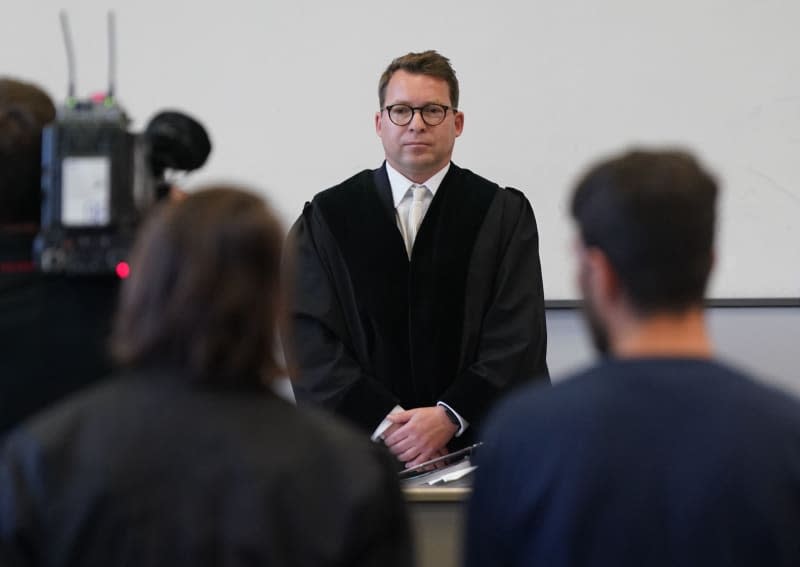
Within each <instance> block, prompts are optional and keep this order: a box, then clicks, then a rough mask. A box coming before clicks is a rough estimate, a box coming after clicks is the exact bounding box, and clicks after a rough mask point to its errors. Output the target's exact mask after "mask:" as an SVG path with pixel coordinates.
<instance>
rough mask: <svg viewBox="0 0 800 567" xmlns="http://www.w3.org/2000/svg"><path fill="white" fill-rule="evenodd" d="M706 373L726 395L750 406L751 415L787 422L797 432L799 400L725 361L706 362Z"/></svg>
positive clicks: (765, 380) (762, 378)
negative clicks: (716, 381) (716, 380)
mask: <svg viewBox="0 0 800 567" xmlns="http://www.w3.org/2000/svg"><path fill="white" fill-rule="evenodd" d="M708 367H709V374H711V375H713V376H715V377H716V378H717V379H718V381H719V382H720V383H721V384H724V385H725V386H726V391H727V395H728V396H730V397H731V398H736V399H738V400H740V403H742V404H744V405H747V406H751V408H752V409H753V412H754V413H763V414H764V415H770V416H771V420H772V422H773V423H776V424H777V423H790V424H791V425H792V426H793V427H796V428H797V431H798V432H800V398H798V397H796V395H794V394H791V393H789V392H788V391H786V390H784V389H780V388H778V387H777V386H775V385H774V384H772V383H770V382H769V381H768V380H767V379H765V378H764V377H758V376H756V375H755V374H753V373H751V372H750V371H747V370H744V369H741V368H738V367H735V366H733V365H730V364H728V363H726V362H722V361H713V362H709V363H708Z"/></svg>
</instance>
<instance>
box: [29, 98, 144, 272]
mask: <svg viewBox="0 0 800 567" xmlns="http://www.w3.org/2000/svg"><path fill="white" fill-rule="evenodd" d="M128 125H129V120H128V118H127V116H126V115H125V113H124V111H123V110H122V109H121V108H120V107H119V106H117V105H116V104H114V102H113V99H111V98H110V97H105V98H102V99H95V100H88V101H80V102H73V103H72V104H67V105H66V106H64V107H63V108H61V109H60V110H59V113H58V115H57V117H56V121H55V122H53V123H52V124H50V125H48V126H47V127H45V129H44V132H43V136H42V216H41V224H40V232H39V234H38V235H37V237H36V240H35V242H34V261H35V262H36V264H37V267H38V268H39V269H40V270H41V271H43V272H55V273H67V274H104V273H114V272H117V273H119V271H120V270H121V269H122V270H124V269H125V268H124V266H123V264H124V262H125V260H126V258H127V254H128V251H129V249H130V246H131V243H132V241H133V237H134V233H135V230H136V226H137V225H138V223H139V220H140V218H141V216H142V214H143V212H144V211H145V210H146V208H147V207H148V206H149V205H151V204H152V203H153V202H154V201H155V195H156V186H157V184H158V179H157V178H156V176H155V175H154V172H153V170H152V167H151V165H150V156H149V152H150V149H149V147H148V145H149V144H148V143H147V142H146V140H145V137H144V136H143V135H142V134H135V133H132V132H130V131H129V130H128Z"/></svg>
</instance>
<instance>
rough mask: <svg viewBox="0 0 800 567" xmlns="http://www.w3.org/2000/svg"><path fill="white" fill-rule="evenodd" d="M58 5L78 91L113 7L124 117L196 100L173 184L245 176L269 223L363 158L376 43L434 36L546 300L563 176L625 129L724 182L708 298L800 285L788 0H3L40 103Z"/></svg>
mask: <svg viewBox="0 0 800 567" xmlns="http://www.w3.org/2000/svg"><path fill="white" fill-rule="evenodd" d="M11 6H13V9H12V7H11ZM61 8H67V10H68V11H69V15H70V21H71V25H72V31H73V35H74V36H75V43H76V46H75V49H76V55H77V71H78V93H79V94H80V95H88V94H90V93H91V92H95V91H99V90H103V89H104V88H105V84H106V66H107V61H106V29H105V25H106V11H107V9H109V8H113V9H115V11H116V13H117V31H118V94H119V98H120V100H121V102H122V104H123V106H124V107H125V108H126V109H127V110H128V112H129V114H130V115H131V117H132V118H133V119H134V126H135V127H137V128H141V127H142V126H143V125H144V124H145V123H146V121H147V120H148V119H149V118H150V116H152V115H153V114H154V113H155V112H156V111H158V110H159V109H162V108H167V107H169V108H179V109H183V110H185V111H188V112H190V113H191V114H193V115H195V116H197V117H198V118H200V119H201V120H202V121H203V122H204V123H205V124H206V126H207V127H208V129H209V131H210V133H211V136H212V138H213V142H214V153H213V154H212V158H211V160H210V161H209V163H208V165H207V166H206V167H205V169H204V170H202V171H201V172H198V173H196V174H194V175H193V176H192V177H191V178H190V181H189V184H190V186H192V185H197V184H199V183H203V182H206V181H212V180H234V181H239V182H244V183H248V184H251V185H253V186H255V187H256V188H258V189H259V190H260V191H263V192H264V194H265V195H267V196H268V197H269V198H270V200H271V201H272V203H273V204H274V205H275V206H276V207H277V208H278V209H279V211H280V212H281V214H282V216H283V217H284V219H285V220H286V222H287V225H288V223H290V222H291V221H292V220H293V219H294V218H295V217H296V216H297V214H298V213H299V212H300V210H301V208H302V205H303V203H304V202H305V201H307V200H308V199H310V198H311V197H312V196H313V194H314V193H316V192H317V191H319V190H321V189H324V188H326V187H329V186H331V185H333V184H335V183H337V182H338V181H340V180H342V179H344V178H346V177H348V176H349V175H351V174H352V173H354V172H356V171H358V170H361V169H364V168H372V167H375V166H377V165H378V164H379V163H380V161H381V158H382V152H381V146H380V143H379V140H378V138H377V137H376V136H375V133H374V129H373V113H374V111H375V109H376V107H377V104H378V103H377V95H376V87H377V80H378V76H379V75H380V73H381V72H382V70H383V68H384V67H385V65H386V64H387V63H388V62H389V60H390V59H391V58H393V57H394V56H396V55H400V54H402V53H405V52H408V51H420V50H424V49H429V48H433V49H437V50H439V51H440V52H442V53H443V54H445V55H447V56H448V57H450V58H451V60H452V63H453V65H454V67H455V68H456V71H457V73H458V76H459V79H460V82H461V89H462V97H461V104H460V106H461V109H462V110H463V111H464V112H465V116H466V123H465V130H464V134H463V136H462V137H461V138H460V139H459V140H458V142H457V144H456V152H455V156H454V161H455V162H456V163H458V164H459V165H462V166H464V167H468V168H470V169H473V170H474V171H476V172H478V173H480V174H482V175H484V176H486V177H489V178H491V179H493V180H496V181H498V182H500V183H502V184H505V185H511V186H514V187H517V188H520V189H522V190H523V191H525V193H526V194H527V195H528V197H529V198H530V200H531V202H532V203H533V206H534V210H535V211H536V214H537V218H538V221H539V224H540V233H541V256H542V262H543V273H544V281H545V295H546V298H547V299H571V298H574V297H575V296H576V290H575V288H574V286H573V282H572V280H573V277H572V266H571V262H570V254H569V247H570V241H571V238H572V232H571V230H572V229H571V226H570V224H569V221H568V217H567V214H566V205H567V198H568V195H569V191H570V189H571V184H572V183H573V181H574V180H575V178H576V177H577V175H578V174H579V173H580V171H581V170H583V169H584V168H585V166H586V165H587V164H588V163H589V162H591V161H593V160H594V159H595V158H597V157H598V156H600V155H604V154H607V153H609V152H612V151H616V150H619V149H621V148H624V147H626V146H628V145H630V144H633V143H647V144H679V145H681V146H686V147H689V148H692V149H695V150H697V151H698V153H700V155H701V157H702V158H704V159H705V160H706V162H707V163H708V164H709V165H710V166H711V167H712V169H714V170H715V171H716V173H717V174H718V177H719V178H720V180H721V181H722V182H723V185H724V193H723V202H722V204H723V207H722V221H723V222H722V225H721V227H720V238H719V244H720V247H719V248H720V249H719V256H718V257H719V262H718V270H717V273H716V276H715V279H714V280H713V282H712V283H713V285H712V293H711V295H712V296H713V297H716V298H791V297H795V298H796V297H798V296H800V222H795V219H797V218H799V217H800V34H799V33H797V27H798V22H800V2H796V1H794V0H785V1H781V0H674V1H673V2H651V1H648V0H594V1H592V0H585V1H578V0H572V1H570V0H547V1H536V0H531V1H528V2H523V1H520V0H516V1H511V0H495V1H494V2H468V1H461V2H456V1H451V0H442V1H429V2H422V1H420V0H406V1H405V2H398V3H389V2H376V1H374V0H372V1H370V0H340V1H339V2H322V1H319V2H312V1H309V0H289V1H280V2H275V1H272V2H270V1H266V0H265V1H251V0H227V1H225V2H213V3H207V4H206V3H201V2H188V1H170V0H161V1H158V2H156V1H154V0H139V1H138V2H136V3H134V2H130V1H127V2H121V1H110V0H107V1H104V0H85V1H82V2H78V1H74V2H72V3H69V2H67V3H64V2H61V3H57V2H54V1H51V0H43V1H36V0H31V1H29V2H26V3H10V2H6V5H4V9H3V16H2V18H0V46H2V47H1V48H0V74H7V75H14V76H19V77H23V78H27V79H29V80H33V81H35V82H38V83H40V84H42V85H43V86H44V87H45V88H46V89H47V90H49V91H50V92H51V94H52V95H53V96H54V98H55V99H56V100H57V101H61V100H62V99H63V98H64V96H65V94H66V64H65V54H64V48H63V46H62V40H61V36H60V30H59V22H58V10H59V9H61Z"/></svg>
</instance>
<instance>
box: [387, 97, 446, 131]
mask: <svg viewBox="0 0 800 567" xmlns="http://www.w3.org/2000/svg"><path fill="white" fill-rule="evenodd" d="M384 110H385V111H386V112H387V113H388V114H389V120H391V121H392V123H393V124H395V125H397V126H407V125H408V124H410V123H411V121H412V120H413V119H414V113H415V112H419V114H420V116H422V121H423V122H424V123H425V124H427V125H428V126H438V125H439V124H441V123H442V122H444V118H445V116H447V111H448V110H452V111H453V112H454V113H455V112H458V111H457V110H456V109H455V108H452V109H451V108H450V107H449V106H445V105H443V104H435V103H429V104H426V105H425V106H409V105H407V104H390V105H389V106H387V107H385V108H384Z"/></svg>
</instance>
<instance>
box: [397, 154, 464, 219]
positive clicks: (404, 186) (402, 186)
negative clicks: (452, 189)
mask: <svg viewBox="0 0 800 567" xmlns="http://www.w3.org/2000/svg"><path fill="white" fill-rule="evenodd" d="M448 171H450V162H447V165H446V166H444V167H443V168H442V169H440V170H439V171H437V172H436V173H434V174H433V176H431V178H430V179H428V180H427V181H425V182H424V183H414V182H413V181H411V180H410V179H408V178H407V177H406V176H405V175H403V174H402V173H400V172H399V171H397V170H396V169H395V168H393V167H392V166H391V165H389V162H388V161H387V162H386V175H388V177H389V185H391V186H392V198H393V199H394V208H395V209H396V208H397V205H399V204H400V201H402V200H403V197H405V195H406V193H407V192H408V188H409V187H411V186H412V185H424V186H425V187H427V188H428V190H429V191H430V192H431V195H433V196H434V197H435V196H436V190H437V189H439V186H440V185H441V184H442V180H443V179H444V176H445V175H447V172H448Z"/></svg>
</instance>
